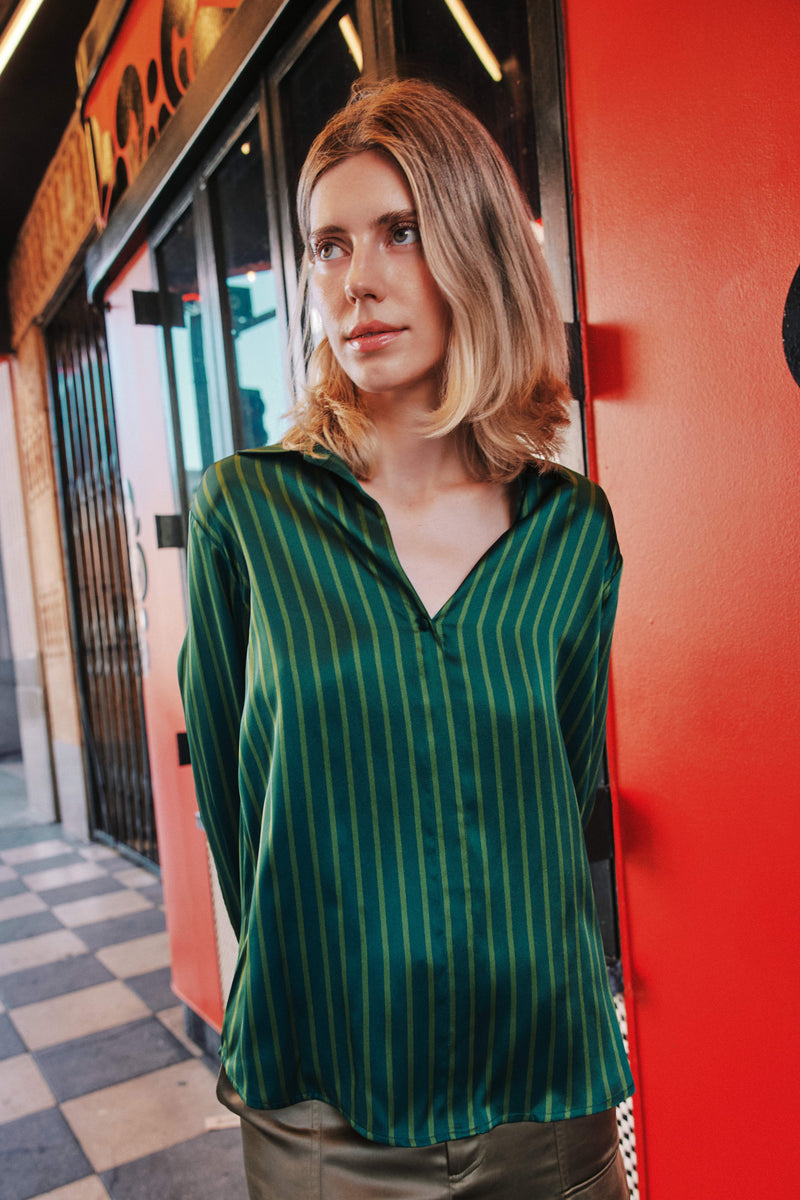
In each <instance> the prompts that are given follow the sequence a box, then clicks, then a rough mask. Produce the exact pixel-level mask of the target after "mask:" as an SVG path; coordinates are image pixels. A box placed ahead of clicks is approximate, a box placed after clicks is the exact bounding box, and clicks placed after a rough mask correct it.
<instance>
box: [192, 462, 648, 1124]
mask: <svg viewBox="0 0 800 1200" xmlns="http://www.w3.org/2000/svg"><path fill="white" fill-rule="evenodd" d="M620 563H621V560H620V556H619V551H618V549H617V545H616V540H615V536H614V530H613V523H612V520H611V516H610V512H609V509H608V506H607V502H606V500H605V497H604V496H603V494H602V492H601V491H600V489H599V488H598V487H597V486H596V485H595V484H593V483H591V482H590V481H589V480H587V479H585V478H583V477H582V476H578V475H575V474H572V473H571V472H569V471H567V470H563V469H558V470H557V471H554V472H553V473H550V474H546V475H544V476H542V475H540V474H538V472H537V471H536V470H535V469H533V468H531V469H529V470H527V471H526V472H525V474H524V475H523V476H522V479H521V486H520V490H519V505H518V511H517V513H516V517H515V520H514V523H513V525H512V527H511V528H510V529H509V530H508V532H507V533H505V534H504V535H503V536H502V537H501V538H499V539H498V541H497V542H495V544H494V545H493V546H492V547H491V548H490V549H489V550H488V551H487V553H486V554H485V555H484V556H483V558H482V559H481V560H480V562H478V563H477V564H476V566H475V567H474V568H473V570H472V571H470V573H469V575H468V576H467V577H466V579H465V580H464V581H463V583H462V584H461V585H460V586H459V587H458V588H457V590H456V591H455V593H454V595H453V596H451V598H450V599H449V600H448V601H447V603H446V604H444V605H443V607H442V608H441V609H440V610H439V612H438V613H437V614H436V615H435V616H433V617H431V616H429V615H428V613H427V612H426V610H425V608H424V607H423V605H422V603H421V602H420V600H419V598H418V597H417V595H416V593H415V591H414V589H413V587H412V586H411V584H410V583H409V581H408V579H407V578H406V576H405V574H404V572H403V569H402V567H401V566H400V563H399V561H398V559H397V555H396V553H395V551H394V547H393V545H392V541H391V537H390V535H389V530H388V528H387V525H386V521H385V519H384V517H383V514H382V512H381V509H380V507H379V505H378V504H377V503H376V502H375V501H374V500H373V499H372V498H371V497H370V496H368V495H367V494H366V492H365V491H364V490H363V489H362V488H361V486H360V485H359V483H358V482H357V480H356V479H355V478H354V476H353V475H352V474H351V472H350V471H349V470H348V468H347V467H346V466H345V465H344V463H342V462H341V461H340V460H339V459H338V458H336V457H334V456H332V455H325V456H323V457H319V458H318V457H310V456H308V457H307V456H303V455H300V454H298V453H296V452H291V451H284V450H282V449H281V448H280V447H269V448H266V449H261V450H250V451H244V452H242V453H240V454H237V455H234V456H233V457H231V458H228V459H225V460H224V461H222V462H220V463H217V464H216V466H214V467H212V468H210V470H209V471H208V472H207V473H206V475H205V477H204V480H203V483H202V486H201V488H200V490H199V492H198V494H197V496H196V499H195V502H194V505H193V511H192V514H191V529H190V539H189V559H188V570H189V595H190V617H189V629H188V633H187V636H186V641H185V643H184V646H183V649H182V651H181V659H180V675H181V681H182V689H183V700H184V707H185V710H186V719H187V731H188V736H189V743H190V749H191V758H192V766H193V770H194V777H195V783H196V789H197V797H198V803H199V807H200V812H201V814H202V818H203V822H204V825H205V828H206V830H207V833H208V838H209V842H210V846H211V850H212V853H213V856H214V860H215V863H216V866H217V870H218V872H219V879H220V884H221V889H222V893H223V896H224V899H225V903H226V905H227V908H228V912H229V914H230V917H231V920H232V922H233V925H234V928H235V929H236V931H237V933H238V936H239V954H238V960H237V965H236V971H235V975H234V979H233V984H232V987H231V992H230V996H229V998H228V1002H227V1006H226V1012H225V1020H224V1028H223V1035H222V1047H221V1056H222V1061H223V1065H224V1067H225V1070H226V1071H227V1073H228V1075H229V1077H230V1079H231V1082H232V1083H233V1085H234V1087H235V1088H236V1090H237V1092H238V1093H239V1094H240V1095H241V1097H242V1098H243V1099H244V1100H245V1102H246V1103H247V1104H248V1105H250V1106H251V1107H255V1108H280V1107H283V1106H285V1105H288V1104H292V1103H295V1102H296V1101H298V1100H301V1099H305V1098H309V1097H316V1098H319V1099H322V1100H325V1101H327V1102H328V1103H330V1104H332V1105H334V1106H335V1107H336V1108H337V1109H339V1110H340V1111H341V1112H342V1113H343V1114H344V1116H345V1117H346V1118H347V1119H348V1121H350V1123H351V1124H352V1125H353V1126H354V1127H355V1129H357V1130H358V1131H359V1132H360V1133H362V1134H364V1135H365V1136H366V1137H368V1138H372V1139H374V1140H376V1141H380V1142H388V1143H395V1144H400V1145H426V1144H429V1143H432V1142H441V1141H445V1140H448V1139H450V1138H456V1137H462V1136H466V1135H468V1134H472V1133H475V1132H482V1131H485V1130H487V1129H489V1128H491V1127H492V1126H494V1125H497V1124H498V1123H500V1122H504V1121H517V1120H527V1119H532V1120H537V1121H547V1120H554V1119H557V1118H562V1117H572V1116H580V1115H583V1114H587V1113H592V1112H597V1111H600V1110H602V1109H606V1108H609V1107H611V1106H612V1105H614V1104H616V1103H618V1102H619V1101H620V1100H622V1099H623V1098H625V1097H626V1096H628V1095H629V1094H630V1092H631V1090H632V1087H631V1077H630V1071H629V1068H628V1064H627V1062H626V1059H625V1053H624V1049H623V1045H622V1039H621V1035H620V1030H619V1026H618V1023H617V1018H616V1015H615V1011H614V1006H613V1001H612V999H611V995H610V992H609V988H608V983H607V978H606V969H605V964H604V958H603V951H602V945H601V939H600V932H599V927H598V922H597V917H596V913H595V907H594V900H593V895H592V887H591V881H590V873H589V867H588V863H587V859H586V853H585V849H584V842H583V837H582V828H581V822H582V820H583V821H584V822H585V821H586V820H587V819H588V816H589V812H590V809H591V805H592V797H593V793H594V788H595V784H596V779H597V774H598V768H599V764H600V759H601V753H602V746H603V736H604V721H605V710H606V697H607V685H608V656H609V646H610V642H611V631H612V625H613V620H614V611H615V607H616V593H617V583H618V574H619V569H620Z"/></svg>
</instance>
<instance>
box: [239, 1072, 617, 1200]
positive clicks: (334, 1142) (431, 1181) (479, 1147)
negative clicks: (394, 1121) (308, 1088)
mask: <svg viewBox="0 0 800 1200" xmlns="http://www.w3.org/2000/svg"><path fill="white" fill-rule="evenodd" d="M217 1095H218V1097H219V1099H220V1101H221V1102H222V1103H223V1104H224V1105H225V1106H226V1107H227V1108H229V1109H231V1111H233V1112H235V1113H237V1114H238V1116H239V1117H240V1119H241V1125H242V1145H243V1150H244V1165H245V1173H246V1176H247V1187H248V1192H249V1195H250V1200H568V1198H569V1200H571V1198H572V1197H575V1198H576V1200H577V1198H578V1197H580V1200H628V1198H629V1192H628V1186H627V1181H626V1178H625V1169H624V1166H623V1163H622V1155H621V1152H620V1149H619V1137H618V1133H617V1121H616V1114H615V1111H614V1109H608V1110H607V1111H606V1112H602V1113H596V1114H595V1115H593V1116H589V1117H574V1118H572V1119H571V1120H568V1121H550V1122H547V1123H538V1122H535V1121H520V1122H515V1123H512V1124H507V1125H498V1126H496V1127H495V1128H494V1129H491V1130H490V1131H489V1132H488V1133H482V1134H477V1135H476V1136H474V1137H466V1138H459V1139H458V1140H457V1141H451V1142H439V1143H437V1144H436V1145H433V1146H421V1147H415V1148H409V1147H407V1146H387V1145H384V1144H383V1143H380V1142H372V1141H368V1140H367V1139H366V1138H363V1137H361V1135H360V1134H358V1133H356V1131H355V1130H354V1129H353V1128H352V1127H351V1126H350V1125H349V1124H348V1122H347V1121H346V1120H345V1119H344V1117H342V1116H341V1114H340V1113H338V1112H337V1111H336V1109H334V1108H332V1107H331V1105H329V1104H325V1103H324V1102H323V1101H321V1100H304V1101H301V1102H300V1103H299V1104H293V1105H290V1106H289V1107H288V1108H282V1109H273V1110H272V1111H269V1112H267V1111H263V1110H259V1109H253V1108H248V1106H247V1105H246V1104H244V1102H243V1101H242V1100H241V1099H240V1097H239V1096H238V1095H237V1093H236V1091H235V1090H234V1088H233V1086H232V1085H231V1083H230V1080H229V1079H228V1077H227V1075H226V1074H225V1072H224V1070H223V1071H221V1072H220V1077H219V1082H218V1085H217Z"/></svg>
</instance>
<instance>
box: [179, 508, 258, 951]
mask: <svg viewBox="0 0 800 1200" xmlns="http://www.w3.org/2000/svg"><path fill="white" fill-rule="evenodd" d="M187 570H188V590H189V623H188V629H187V632H186V639H185V641H184V643H183V646H182V648H181V652H180V656H179V658H178V675H179V679H180V684H181V693H182V696H183V707H184V712H185V714H186V733H187V737H188V740H189V753H190V755H191V762H192V772H193V774H194V784H195V792H196V795H197V804H198V807H199V810H200V816H201V818H202V821H203V827H204V829H205V831H206V834H207V836H208V841H209V846H210V848H211V853H212V856H213V858H214V862H215V865H216V868H217V873H218V875H219V882H220V888H221V891H222V897H223V900H224V901H225V907H226V908H227V910H228V915H229V916H230V919H231V922H232V924H233V928H234V930H235V932H236V933H237V935H238V933H239V929H240V925H241V915H242V914H241V890H240V871H239V727H240V724H241V717H242V704H243V698H244V688H245V664H246V656H247V636H248V627H249V604H248V597H247V594H246V590H245V588H244V586H243V582H242V579H241V574H240V572H238V571H237V570H236V569H235V567H234V565H233V563H232V562H231V558H230V556H229V554H228V552H227V549H226V547H225V545H224V543H223V542H222V540H221V538H219V537H218V536H217V535H216V534H215V533H213V532H212V531H211V530H210V529H209V528H208V527H207V526H206V525H205V524H204V523H201V521H200V520H199V519H198V517H197V516H196V514H195V513H194V512H193V513H192V515H191V517H190V520H189V544H188V554H187Z"/></svg>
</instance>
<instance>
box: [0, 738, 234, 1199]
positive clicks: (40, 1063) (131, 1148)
mask: <svg viewBox="0 0 800 1200" xmlns="http://www.w3.org/2000/svg"><path fill="white" fill-rule="evenodd" d="M0 1002H1V1003H0V1200H34V1198H35V1200H45V1198H46V1200H220V1197H224V1198H225V1200H245V1197H246V1194H247V1193H246V1188H245V1183H244V1172H243V1170H242V1165H241V1141H240V1134H239V1131H238V1129H235V1128H234V1129H231V1128H223V1129H218V1128H215V1127H214V1126H215V1125H216V1124H217V1123H219V1122H220V1118H223V1121H222V1124H223V1125H224V1124H225V1120H224V1118H227V1117H228V1115H229V1114H228V1113H227V1111H226V1110H225V1109H223V1108H221V1107H220V1105H219V1104H218V1103H217V1100H216V1097H215V1095H214V1085H215V1075H216V1070H215V1064H214V1063H212V1062H210V1061H209V1060H207V1059H205V1058H203V1057H202V1055H201V1054H200V1052H199V1050H198V1048H197V1047H196V1046H195V1045H194V1044H193V1043H192V1042H190V1041H189V1040H188V1039H187V1038H186V1037H185V1035H184V1033H183V1010H182V1008H181V1006H180V1005H179V1004H178V1003H177V1002H176V999H175V997H174V996H173V994H172V992H171V991H170V988H169V953H168V945H167V935H166V932H165V925H164V910H163V905H162V896H161V887H160V884H159V882H158V879H157V878H156V876H154V875H152V874H151V873H150V872H149V871H146V870H143V869H142V868H140V867H137V866H133V865H132V864H131V863H130V862H128V861H127V860H126V859H124V858H122V857H121V856H120V855H118V854H117V853H116V852H115V851H113V850H110V849H108V848H107V847H105V846H101V845H98V844H94V843H92V844H85V843H76V842H74V841H71V840H70V839H69V838H67V837H66V836H65V835H64V833H63V831H62V830H61V828H60V826H58V825H37V824H35V823H33V822H32V821H31V819H30V815H29V813H28V812H27V809H26V800H25V790H24V777H23V773H22V769H21V766H20V765H19V764H15V763H8V762H0Z"/></svg>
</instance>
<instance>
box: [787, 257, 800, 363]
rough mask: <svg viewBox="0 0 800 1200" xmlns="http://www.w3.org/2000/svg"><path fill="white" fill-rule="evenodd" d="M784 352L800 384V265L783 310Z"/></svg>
mask: <svg viewBox="0 0 800 1200" xmlns="http://www.w3.org/2000/svg"><path fill="white" fill-rule="evenodd" d="M783 353H784V354H785V355H786V362H787V364H788V366H789V370H790V371H791V372H792V377H793V379H794V381H795V383H797V384H800V267H798V268H797V271H796V272H795V277H794V279H793V280H792V282H791V285H790V287H789V294H788V296H787V297H786V307H785V308H784V310H783Z"/></svg>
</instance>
